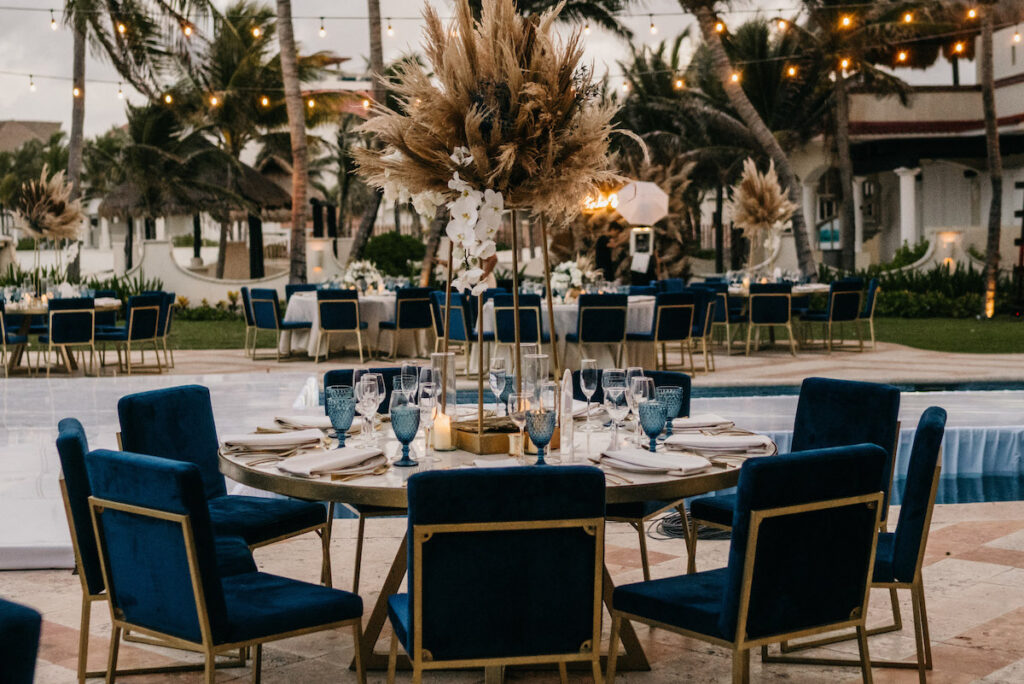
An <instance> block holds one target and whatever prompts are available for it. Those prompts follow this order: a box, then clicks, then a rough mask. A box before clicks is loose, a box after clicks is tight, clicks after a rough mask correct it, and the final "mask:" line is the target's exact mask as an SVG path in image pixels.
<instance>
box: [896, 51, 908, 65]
mask: <svg viewBox="0 0 1024 684" xmlns="http://www.w3.org/2000/svg"><path fill="white" fill-rule="evenodd" d="M896 61H898V62H906V61H907V51H906V50H900V52H899V54H898V55H896Z"/></svg>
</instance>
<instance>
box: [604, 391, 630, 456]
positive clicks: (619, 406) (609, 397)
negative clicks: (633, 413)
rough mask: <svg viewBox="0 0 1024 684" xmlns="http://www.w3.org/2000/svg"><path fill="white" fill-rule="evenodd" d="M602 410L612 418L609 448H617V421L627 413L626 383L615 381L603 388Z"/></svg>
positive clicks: (620, 420)
mask: <svg viewBox="0 0 1024 684" xmlns="http://www.w3.org/2000/svg"><path fill="white" fill-rule="evenodd" d="M604 410H605V411H606V412H607V413H608V417H609V418H611V419H612V441H611V444H610V445H609V448H610V449H618V448H619V423H621V422H622V421H623V420H624V419H625V417H626V416H627V415H629V402H627V401H626V383H625V380H624V379H623V380H622V381H621V382H615V383H613V384H611V385H608V386H607V387H605V388H604Z"/></svg>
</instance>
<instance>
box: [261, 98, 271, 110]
mask: <svg viewBox="0 0 1024 684" xmlns="http://www.w3.org/2000/svg"><path fill="white" fill-rule="evenodd" d="M260 104H261V105H263V106H264V107H269V106H270V98H269V97H267V96H266V95H264V96H262V97H261V98H260Z"/></svg>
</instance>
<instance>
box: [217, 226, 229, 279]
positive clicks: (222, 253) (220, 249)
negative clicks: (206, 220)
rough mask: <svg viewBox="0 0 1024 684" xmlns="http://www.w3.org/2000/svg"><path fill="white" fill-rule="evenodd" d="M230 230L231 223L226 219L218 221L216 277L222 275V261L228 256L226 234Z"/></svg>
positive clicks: (221, 276)
mask: <svg viewBox="0 0 1024 684" xmlns="http://www.w3.org/2000/svg"><path fill="white" fill-rule="evenodd" d="M230 232H231V223H230V222H228V221H221V222H220V242H219V244H218V245H217V270H216V272H215V273H216V277H217V278H223V277H224V262H225V261H227V256H228V234H229V233H230Z"/></svg>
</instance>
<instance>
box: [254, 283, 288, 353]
mask: <svg viewBox="0 0 1024 684" xmlns="http://www.w3.org/2000/svg"><path fill="white" fill-rule="evenodd" d="M256 302H270V303H271V304H273V305H274V333H275V342H274V354H273V355H270V354H267V355H266V356H257V355H256V340H257V339H258V338H259V334H260V330H270V328H261V327H259V326H256V325H254V326H253V335H252V353H251V354H249V358H251V359H252V360H253V361H269V360H270V359H276V360H277V361H278V362H280V361H281V321H280V308H279V305H280V302H279V301H278V300H277V299H267V298H259V299H257V298H255V297H253V296H252V291H251V290H250V291H249V305H250V306H251V307H252V315H253V320H254V321H255V320H256V307H255V304H256ZM288 356H291V350H290V349H289V350H288Z"/></svg>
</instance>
